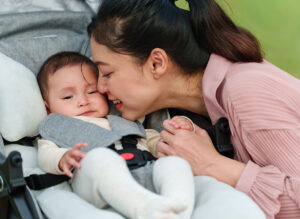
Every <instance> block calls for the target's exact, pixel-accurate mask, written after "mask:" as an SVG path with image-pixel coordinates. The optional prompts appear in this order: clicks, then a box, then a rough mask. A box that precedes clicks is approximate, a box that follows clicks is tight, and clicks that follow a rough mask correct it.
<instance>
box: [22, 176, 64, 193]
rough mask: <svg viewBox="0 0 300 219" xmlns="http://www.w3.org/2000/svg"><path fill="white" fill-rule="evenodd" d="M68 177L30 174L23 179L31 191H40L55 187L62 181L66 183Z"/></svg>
mask: <svg viewBox="0 0 300 219" xmlns="http://www.w3.org/2000/svg"><path fill="white" fill-rule="evenodd" d="M69 179H70V177H68V176H66V175H54V174H51V173H45V174H32V175H30V176H27V177H25V181H26V184H27V186H28V187H29V188H30V189H33V190H41V189H44V188H48V187H51V186H55V185H57V184H60V183H62V182H64V181H68V180H69Z"/></svg>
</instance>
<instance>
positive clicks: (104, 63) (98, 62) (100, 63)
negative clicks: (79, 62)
mask: <svg viewBox="0 0 300 219" xmlns="http://www.w3.org/2000/svg"><path fill="white" fill-rule="evenodd" d="M94 63H95V64H96V65H97V66H98V65H109V64H108V63H106V62H101V61H96V62H94Z"/></svg>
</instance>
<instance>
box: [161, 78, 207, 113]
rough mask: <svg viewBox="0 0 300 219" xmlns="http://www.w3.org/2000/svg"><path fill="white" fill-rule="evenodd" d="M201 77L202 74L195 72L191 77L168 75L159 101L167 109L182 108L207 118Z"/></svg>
mask: <svg viewBox="0 0 300 219" xmlns="http://www.w3.org/2000/svg"><path fill="white" fill-rule="evenodd" d="M202 77H203V72H196V73H194V74H193V75H191V76H182V73H178V74H174V73H173V74H172V75H171V74H170V78H169V80H167V81H166V86H165V90H164V92H162V93H163V94H164V95H162V98H161V100H162V101H164V104H165V105H166V107H168V108H182V109H185V110H188V111H191V112H194V113H197V114H201V115H204V116H208V113H207V110H206V107H205V104H204V98H203V93H202ZM170 81H172V83H170Z"/></svg>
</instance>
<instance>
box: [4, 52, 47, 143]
mask: <svg viewBox="0 0 300 219" xmlns="http://www.w3.org/2000/svg"><path fill="white" fill-rule="evenodd" d="M0 66H1V68H0V133H1V135H2V137H3V138H4V139H6V140H8V141H17V140H19V139H21V138H23V137H26V136H28V137H32V136H35V135H37V134H38V126H39V123H40V122H41V120H42V119H43V118H45V116H46V109H45V106H44V103H43V99H42V96H41V93H40V89H39V87H38V84H37V81H36V77H35V75H34V74H33V73H32V72H31V71H30V70H29V69H28V68H26V67H25V66H23V65H22V64H20V63H18V62H16V61H14V60H12V59H11V58H9V57H7V56H6V55H4V54H2V53H0Z"/></svg>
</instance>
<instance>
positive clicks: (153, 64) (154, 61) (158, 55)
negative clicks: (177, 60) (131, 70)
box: [147, 48, 169, 80]
mask: <svg viewBox="0 0 300 219" xmlns="http://www.w3.org/2000/svg"><path fill="white" fill-rule="evenodd" d="M147 64H148V66H149V67H150V72H151V73H152V76H153V78H154V79H156V80H157V79H159V78H160V77H161V76H163V75H164V74H165V73H166V70H167V68H168V64H169V57H168V55H167V53H166V52H165V50H163V49H160V48H155V49H153V50H152V51H151V53H150V55H149V57H148V60H147Z"/></svg>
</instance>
